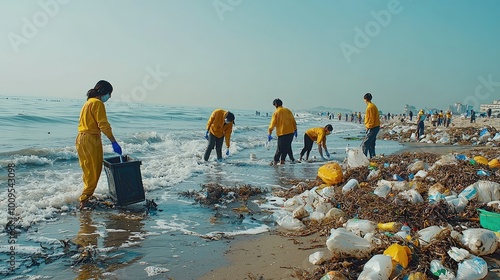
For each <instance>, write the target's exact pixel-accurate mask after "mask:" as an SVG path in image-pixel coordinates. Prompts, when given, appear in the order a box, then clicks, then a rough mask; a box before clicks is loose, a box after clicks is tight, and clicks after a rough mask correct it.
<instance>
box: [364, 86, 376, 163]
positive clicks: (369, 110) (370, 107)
mask: <svg viewBox="0 0 500 280" xmlns="http://www.w3.org/2000/svg"><path fill="white" fill-rule="evenodd" d="M363 99H364V101H365V103H366V113H365V127H366V135H365V138H364V139H363V142H362V143H361V147H362V149H363V154H365V156H367V157H368V155H369V156H370V158H372V157H374V156H375V141H376V140H377V134H378V132H379V130H380V116H379V114H378V108H377V106H375V104H373V103H372V94H371V93H367V94H365V95H364V96H363Z"/></svg>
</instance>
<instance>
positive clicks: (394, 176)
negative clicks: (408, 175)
mask: <svg viewBox="0 0 500 280" xmlns="http://www.w3.org/2000/svg"><path fill="white" fill-rule="evenodd" d="M392 179H394V180H396V181H404V180H405V179H403V177H401V176H399V175H398V174H394V175H392Z"/></svg>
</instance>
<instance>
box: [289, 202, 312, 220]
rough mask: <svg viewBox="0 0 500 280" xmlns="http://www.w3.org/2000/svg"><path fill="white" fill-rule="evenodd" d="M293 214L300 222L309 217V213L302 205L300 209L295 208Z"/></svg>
mask: <svg viewBox="0 0 500 280" xmlns="http://www.w3.org/2000/svg"><path fill="white" fill-rule="evenodd" d="M292 214H293V217H294V218H295V219H299V220H302V219H304V218H305V217H309V212H307V210H306V209H305V208H304V205H300V206H299V207H297V208H295V210H293V213H292Z"/></svg>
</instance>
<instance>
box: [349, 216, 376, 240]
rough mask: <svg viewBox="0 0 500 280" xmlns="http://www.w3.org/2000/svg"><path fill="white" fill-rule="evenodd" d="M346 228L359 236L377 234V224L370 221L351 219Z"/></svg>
mask: <svg viewBox="0 0 500 280" xmlns="http://www.w3.org/2000/svg"><path fill="white" fill-rule="evenodd" d="M344 227H345V228H346V229H347V230H349V231H351V232H353V233H354V234H356V235H358V236H361V237H363V236H365V234H367V233H369V232H375V229H376V228H377V224H376V223H374V222H372V221H370V220H361V219H349V220H348V221H347V222H346V223H345V224H344Z"/></svg>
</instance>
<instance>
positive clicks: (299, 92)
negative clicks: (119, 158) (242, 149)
mask: <svg viewBox="0 0 500 280" xmlns="http://www.w3.org/2000/svg"><path fill="white" fill-rule="evenodd" d="M499 11H500V1H498V0H482V1H473V0H468V1H465V0H440V1H437V0H436V1H431V0H413V1H412V0H401V1H396V0H365V1H361V0H360V1H355V0H342V1H341V0H316V1H314V0H311V1H303V0H148V1H138V0H137V1H135V0H128V1H127V0H99V1H98V0H37V1H29V0H23V1H19V0H0V28H1V33H2V40H1V42H0V57H1V63H0V81H1V86H0V89H1V90H0V94H2V95H29V96H43V97H70V98H82V99H85V94H86V92H87V90H88V89H90V88H92V87H93V86H94V85H95V83H96V82H97V81H98V80H100V79H105V80H108V81H110V82H111V83H112V84H113V86H114V89H115V90H114V92H113V96H112V99H111V100H112V101H113V100H114V101H130V102H147V103H161V104H167V105H191V106H207V107H221V108H225V109H252V110H272V109H273V107H272V104H271V103H272V100H273V99H274V98H277V97H279V98H281V99H282V100H283V102H284V106H285V107H289V108H292V109H296V110H298V109H305V108H311V107H315V106H320V105H322V106H327V107H342V108H349V109H352V110H364V109H365V107H366V105H365V104H364V102H363V95H364V94H365V93H366V92H371V93H372V94H373V96H374V99H373V101H374V103H375V104H376V105H377V106H378V107H379V109H380V110H383V111H384V112H387V111H395V112H396V113H398V112H401V111H402V108H403V106H404V104H411V105H414V106H416V107H437V108H443V109H446V108H447V105H449V104H453V103H455V102H461V103H469V104H471V105H477V107H478V105H479V104H480V103H490V102H491V101H492V100H495V99H500V94H499V93H500V55H499V51H498V50H499V48H500V35H499V31H498V29H499V27H500V17H499V15H498V13H499Z"/></svg>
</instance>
